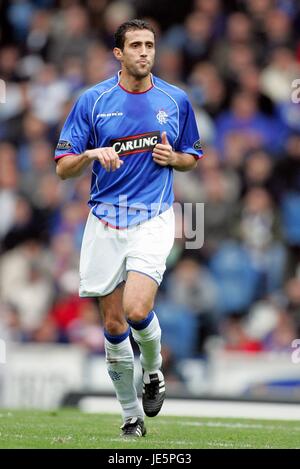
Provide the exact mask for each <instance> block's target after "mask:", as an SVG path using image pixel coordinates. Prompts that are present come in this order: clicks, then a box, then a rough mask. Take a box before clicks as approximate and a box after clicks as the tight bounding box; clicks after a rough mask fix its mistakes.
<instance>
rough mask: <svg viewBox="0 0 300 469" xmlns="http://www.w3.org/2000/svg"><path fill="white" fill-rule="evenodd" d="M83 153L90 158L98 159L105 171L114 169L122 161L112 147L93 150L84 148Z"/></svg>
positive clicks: (118, 166) (117, 167)
mask: <svg viewBox="0 0 300 469" xmlns="http://www.w3.org/2000/svg"><path fill="white" fill-rule="evenodd" d="M85 155H86V156H87V157H88V158H89V159H90V160H98V161H99V163H100V164H101V166H102V168H104V169H105V170H106V171H115V170H116V169H119V168H120V167H121V166H122V164H123V163H124V161H123V160H120V158H119V155H118V154H117V153H116V152H115V150H114V149H113V148H112V147H104V148H95V149H94V150H86V152H85Z"/></svg>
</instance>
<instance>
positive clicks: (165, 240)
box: [123, 208, 175, 417]
mask: <svg viewBox="0 0 300 469" xmlns="http://www.w3.org/2000/svg"><path fill="white" fill-rule="evenodd" d="M174 227H175V223H174V212H173V209H172V208H170V209H169V210H166V211H165V212H163V213H162V214H161V215H159V216H157V217H155V218H153V219H151V220H149V221H147V222H145V223H143V224H142V225H141V226H140V227H138V229H136V230H132V232H130V233H131V234H130V237H131V239H130V249H129V254H128V255H127V261H126V270H127V272H128V276H127V281H126V286H125V289H124V298H123V304H124V311H125V315H126V317H127V319H128V322H129V324H130V326H131V330H132V334H133V337H134V339H135V341H136V342H137V344H138V346H139V349H140V352H141V363H142V367H143V408H144V412H145V414H146V415H147V416H149V417H154V416H155V415H157V414H158V412H159V411H160V409H161V407H162V404H163V401H164V397H165V382H164V377H163V374H162V372H161V370H160V367H161V364H162V358H161V353H160V352H161V329H160V326H159V322H158V318H157V316H156V314H155V312H154V311H153V306H154V300H155V295H156V293H157V289H158V286H159V284H160V282H161V280H162V278H163V274H164V272H165V268H166V259H167V257H168V255H169V252H170V250H171V248H172V245H173V242H174Z"/></svg>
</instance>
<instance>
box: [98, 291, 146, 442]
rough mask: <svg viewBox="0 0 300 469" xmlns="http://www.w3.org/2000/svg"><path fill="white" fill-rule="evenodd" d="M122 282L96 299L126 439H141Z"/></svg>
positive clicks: (140, 422)
mask: <svg viewBox="0 0 300 469" xmlns="http://www.w3.org/2000/svg"><path fill="white" fill-rule="evenodd" d="M123 290H124V283H122V284H120V285H119V286H118V287H117V288H116V289H115V290H114V291H113V292H112V293H110V294H109V295H106V296H103V297H101V298H100V299H99V304H100V311H101V313H102V317H103V324H104V331H105V332H104V335H105V354H106V364H107V370H108V373H109V376H110V378H111V380H112V383H113V386H114V388H115V392H116V395H117V399H118V401H119V402H120V404H121V407H122V413H123V420H124V425H123V427H122V430H123V435H125V436H135V437H138V436H143V435H144V434H145V433H146V430H145V427H144V423H143V420H144V414H143V410H142V408H141V405H140V403H139V401H138V398H137V393H136V388H135V385H134V356H133V351H132V347H131V343H130V339H129V327H128V324H127V322H126V320H125V317H124V311H123V307H122V296H123Z"/></svg>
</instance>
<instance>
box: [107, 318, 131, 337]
mask: <svg viewBox="0 0 300 469" xmlns="http://www.w3.org/2000/svg"><path fill="white" fill-rule="evenodd" d="M104 329H105V330H106V332H108V333H109V334H110V335H120V334H123V333H124V332H125V331H126V330H127V329H128V324H127V323H126V322H125V321H119V320H116V319H107V320H106V321H104Z"/></svg>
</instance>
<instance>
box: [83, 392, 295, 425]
mask: <svg viewBox="0 0 300 469" xmlns="http://www.w3.org/2000/svg"><path fill="white" fill-rule="evenodd" d="M79 408H80V410H82V411H83V412H88V413H120V412H121V407H120V405H119V403H118V401H117V399H115V398H113V397H83V398H82V399H81V400H80V402H79ZM160 415H161V416H164V415H173V416H180V417H215V418H249V419H262V420H297V421H299V422H300V405H298V404H274V403H262V402H226V401H196V400H191V401H189V400H182V399H167V400H166V401H165V403H164V405H163V408H162V410H161V412H160Z"/></svg>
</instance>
